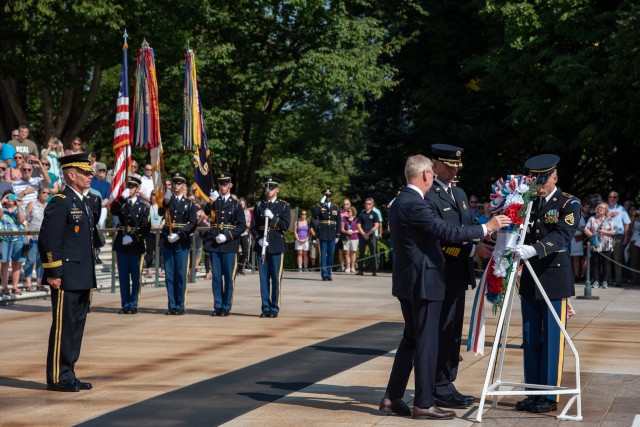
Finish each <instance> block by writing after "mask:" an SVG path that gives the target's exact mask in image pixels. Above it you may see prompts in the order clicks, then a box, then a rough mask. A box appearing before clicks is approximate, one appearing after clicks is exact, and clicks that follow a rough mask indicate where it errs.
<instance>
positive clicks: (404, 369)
mask: <svg viewBox="0 0 640 427" xmlns="http://www.w3.org/2000/svg"><path fill="white" fill-rule="evenodd" d="M405 178H406V180H407V186H406V187H404V188H403V189H402V190H401V191H400V194H399V195H398V197H396V199H395V201H394V202H393V204H392V206H391V209H390V210H389V225H390V227H391V239H392V243H393V248H394V251H395V262H394V264H393V276H392V289H393V291H392V293H393V295H394V296H395V297H397V298H398V300H399V301H400V308H401V309H402V316H403V318H404V321H405V328H404V334H403V337H402V340H401V341H400V346H399V347H398V351H397V352H396V357H395V359H394V362H393V368H392V369H391V375H390V377H389V384H388V385H387V391H386V394H385V396H384V397H383V399H382V401H381V402H380V410H381V411H383V412H387V413H391V412H395V413H398V414H400V415H409V414H410V413H411V411H409V407H408V406H407V405H406V403H404V401H403V400H402V397H403V396H404V392H405V389H406V387H407V382H408V381H409V376H410V374H411V370H412V368H415V398H414V402H413V411H412V412H413V415H412V416H413V418H415V419H445V420H448V419H452V418H453V417H454V416H455V413H454V412H452V411H446V410H443V409H440V408H439V407H438V406H436V404H435V399H434V395H433V393H434V387H435V373H436V360H437V357H438V324H439V320H440V310H441V308H442V300H443V299H444V295H445V288H446V285H445V282H444V277H443V273H444V256H443V254H442V249H441V247H440V244H439V242H438V240H445V241H449V242H462V241H472V240H476V239H480V238H482V237H483V236H485V235H486V234H487V233H490V232H493V231H496V230H498V229H500V228H501V227H503V226H506V225H508V224H509V223H510V221H509V219H508V218H507V217H505V216H503V215H498V216H495V217H494V218H492V219H491V220H490V221H489V222H488V223H487V224H486V225H473V226H469V227H452V226H450V225H448V224H447V223H446V222H444V221H443V220H442V219H440V218H439V217H438V216H437V215H436V214H435V213H434V212H433V209H432V208H431V207H430V206H429V205H428V204H427V203H426V202H425V200H424V194H425V193H426V192H427V191H429V189H430V188H431V186H432V185H433V178H434V174H433V169H432V163H431V160H429V159H427V158H426V157H424V156H421V155H417V156H412V157H409V159H407V163H406V165H405Z"/></svg>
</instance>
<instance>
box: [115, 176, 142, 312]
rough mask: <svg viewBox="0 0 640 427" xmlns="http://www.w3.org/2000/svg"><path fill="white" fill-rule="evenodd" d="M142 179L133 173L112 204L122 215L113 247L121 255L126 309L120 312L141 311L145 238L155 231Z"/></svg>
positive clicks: (122, 301)
mask: <svg viewBox="0 0 640 427" xmlns="http://www.w3.org/2000/svg"><path fill="white" fill-rule="evenodd" d="M141 183H142V182H141V181H140V178H136V177H135V176H132V175H131V176H129V177H128V178H127V188H125V189H124V191H123V192H122V194H121V195H120V197H118V198H117V199H116V200H115V201H114V202H113V203H112V204H111V215H113V216H117V217H118V224H120V225H119V226H118V233H117V234H116V237H115V239H114V241H113V250H114V251H116V253H117V254H118V257H117V260H118V280H119V282H120V300H121V306H122V308H121V309H120V311H119V312H118V313H119V314H136V313H137V312H138V294H139V293H140V273H141V271H142V257H143V256H144V253H145V250H146V249H145V239H146V238H147V236H148V235H149V232H150V231H151V222H150V221H149V205H147V204H146V203H145V202H143V201H142V199H140V198H138V194H139V193H138V191H139V190H140V185H141Z"/></svg>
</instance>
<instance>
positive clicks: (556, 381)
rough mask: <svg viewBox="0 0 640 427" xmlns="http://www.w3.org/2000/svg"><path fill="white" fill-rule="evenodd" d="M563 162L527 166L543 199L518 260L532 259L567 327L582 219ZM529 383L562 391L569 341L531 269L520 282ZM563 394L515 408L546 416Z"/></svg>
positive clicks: (542, 160)
mask: <svg viewBox="0 0 640 427" xmlns="http://www.w3.org/2000/svg"><path fill="white" fill-rule="evenodd" d="M559 161H560V157H558V156H556V155H554V154H541V155H539V156H535V157H532V158H530V159H529V160H527V161H526V163H525V164H524V166H525V167H526V168H527V169H528V170H529V171H530V173H531V175H533V176H534V177H535V178H536V181H535V184H536V185H537V186H538V187H539V190H538V196H537V197H535V198H534V199H533V206H532V210H531V216H530V221H531V226H530V227H529V228H528V230H527V235H526V238H525V244H524V245H519V246H518V247H517V253H518V255H519V256H520V257H521V258H522V259H523V260H524V259H529V262H530V263H531V267H533V270H534V271H535V273H536V275H537V276H538V279H539V280H540V283H541V284H542V287H543V289H544V290H545V292H546V293H547V296H548V297H549V300H550V301H551V305H552V306H553V309H554V310H555V312H556V314H557V315H558V317H559V318H560V321H561V322H562V323H563V325H566V321H567V298H569V297H571V296H573V295H575V289H574V280H573V273H572V271H571V261H570V259H569V253H568V252H567V247H568V246H569V243H570V242H571V239H572V238H573V235H574V234H575V231H576V228H577V227H578V221H579V219H580V211H581V207H580V200H578V199H577V198H576V197H574V196H572V195H571V194H568V193H563V192H562V191H561V190H560V188H559V187H557V186H556V184H557V182H558V172H557V170H556V167H557V164H558V162H559ZM520 296H521V299H520V301H521V303H520V304H521V307H522V340H523V342H522V349H523V353H524V381H525V383H527V384H543V385H550V386H559V385H560V383H561V380H562V364H563V355H564V337H563V335H562V332H561V330H560V328H559V326H558V325H557V323H556V322H555V320H554V318H553V315H552V313H551V310H550V309H549V307H548V306H547V304H546V302H545V301H544V299H543V297H542V295H541V294H540V291H539V290H538V288H537V286H536V283H535V282H534V279H533V277H532V276H531V273H530V272H529V269H528V268H526V266H525V268H523V272H522V278H521V280H520ZM557 402H558V395H556V394H548V395H544V396H529V397H527V398H526V399H524V400H521V401H519V402H518V403H517V404H516V409H517V410H519V411H530V412H535V413H544V412H550V411H555V410H557V408H558V403H557Z"/></svg>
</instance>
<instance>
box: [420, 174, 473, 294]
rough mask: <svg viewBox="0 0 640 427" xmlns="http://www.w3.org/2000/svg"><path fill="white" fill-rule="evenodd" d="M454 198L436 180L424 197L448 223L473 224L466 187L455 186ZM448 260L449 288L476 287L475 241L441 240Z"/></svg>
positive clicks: (446, 265)
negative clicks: (473, 242) (472, 252)
mask: <svg viewBox="0 0 640 427" xmlns="http://www.w3.org/2000/svg"><path fill="white" fill-rule="evenodd" d="M452 191H453V197H454V198H455V201H454V200H453V199H452V198H451V196H449V193H447V190H446V188H443V187H442V186H441V185H440V184H438V183H437V182H434V183H433V187H431V189H430V190H429V191H428V192H427V195H426V196H425V200H426V201H427V204H428V205H430V206H431V207H432V208H433V211H434V212H435V213H437V214H438V216H439V217H440V218H442V219H443V220H445V221H446V222H447V224H449V225H454V226H469V225H471V224H472V223H473V214H472V212H471V208H470V207H469V200H468V199H467V195H466V194H465V192H464V190H463V189H462V188H459V187H452ZM440 244H441V246H442V251H443V253H444V259H445V278H446V280H447V286H448V289H449V290H452V291H455V292H464V291H466V290H467V288H468V286H469V285H471V287H472V288H475V286H476V280H475V275H474V271H473V257H470V256H469V255H471V251H472V250H473V244H472V243H468V242H464V243H457V242H449V241H445V240H442V241H440Z"/></svg>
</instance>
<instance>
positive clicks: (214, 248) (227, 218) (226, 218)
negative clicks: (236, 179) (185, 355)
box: [203, 172, 247, 317]
mask: <svg viewBox="0 0 640 427" xmlns="http://www.w3.org/2000/svg"><path fill="white" fill-rule="evenodd" d="M231 177H232V176H231V174H230V173H228V172H224V173H221V174H219V175H218V190H219V193H218V194H217V197H215V199H214V198H212V199H211V203H207V204H206V205H205V206H204V212H205V214H207V215H211V213H212V212H213V215H214V217H212V219H213V220H212V223H211V229H210V230H209V231H207V232H206V233H205V234H204V236H203V238H204V250H205V251H207V252H208V253H209V257H210V259H211V272H212V279H211V287H212V288H213V312H212V313H211V316H222V317H226V316H228V315H229V313H230V312H231V303H232V302H233V284H234V281H235V276H236V270H237V268H238V247H239V246H240V236H241V235H242V233H244V231H245V230H246V229H247V226H246V224H245V222H244V210H243V209H242V205H241V204H240V202H239V201H238V200H236V199H234V198H233V197H231V188H232V187H233V183H232V182H231ZM213 195H214V196H216V192H214V194H213Z"/></svg>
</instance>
